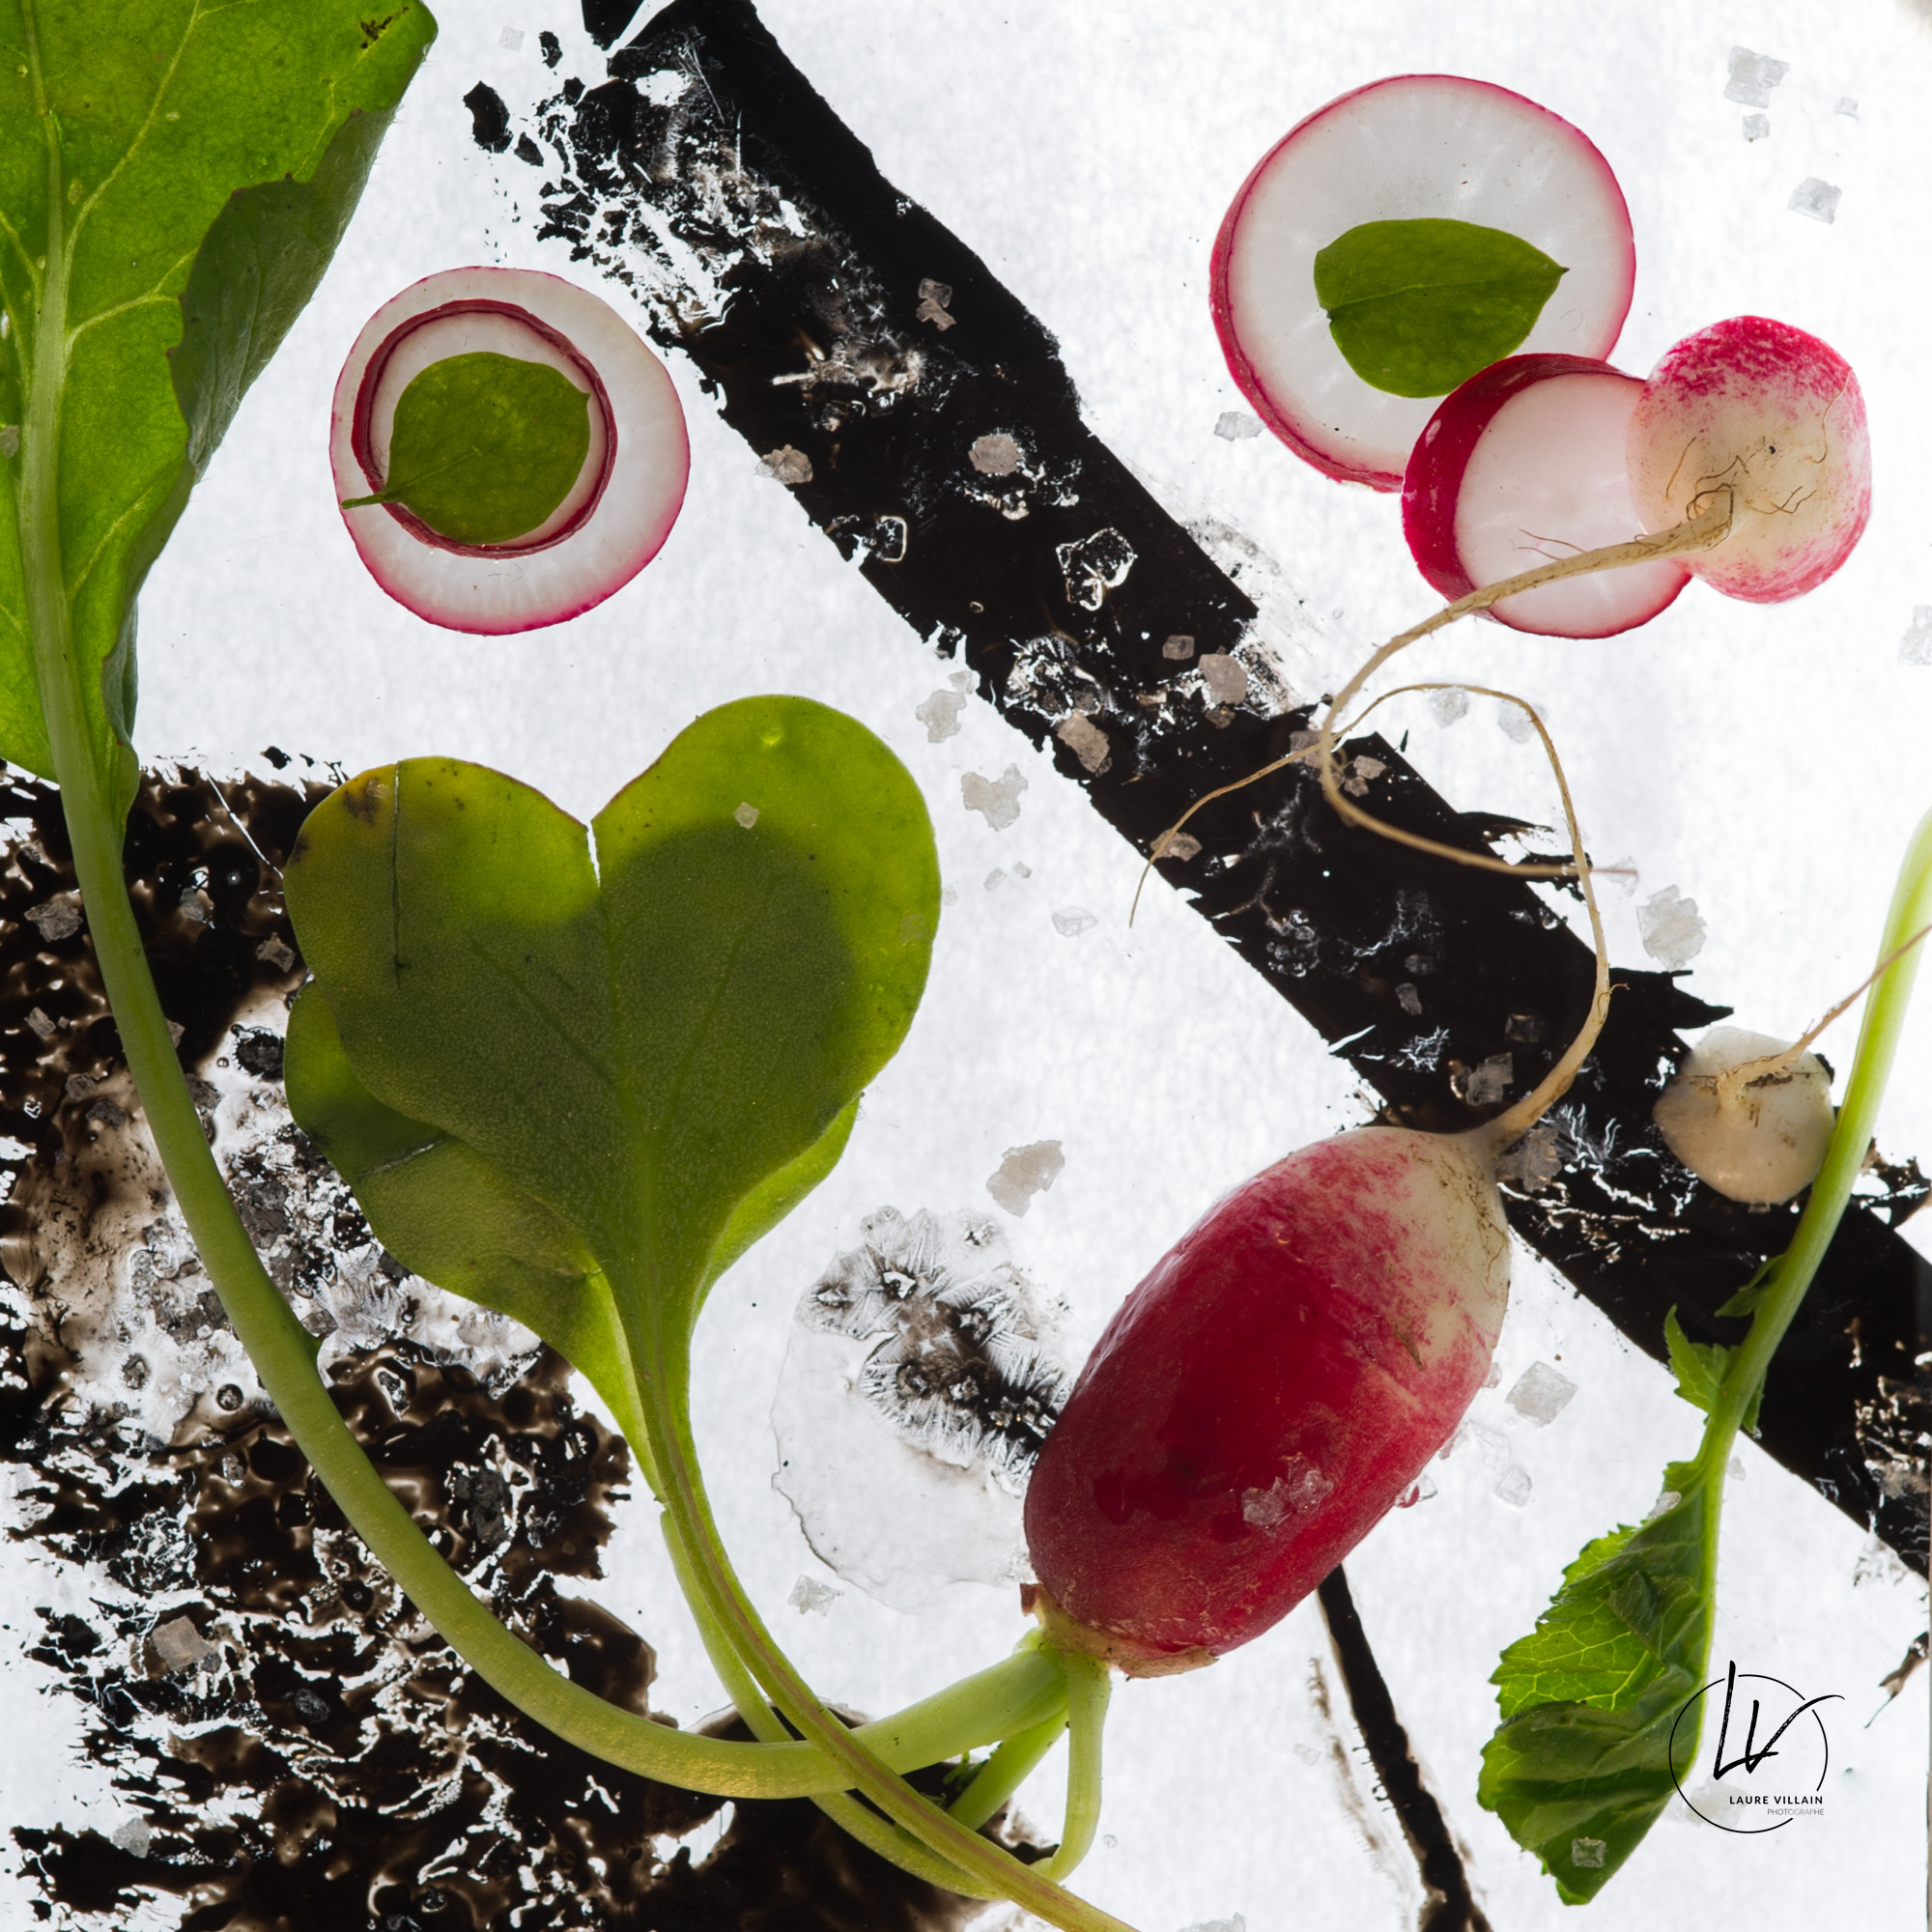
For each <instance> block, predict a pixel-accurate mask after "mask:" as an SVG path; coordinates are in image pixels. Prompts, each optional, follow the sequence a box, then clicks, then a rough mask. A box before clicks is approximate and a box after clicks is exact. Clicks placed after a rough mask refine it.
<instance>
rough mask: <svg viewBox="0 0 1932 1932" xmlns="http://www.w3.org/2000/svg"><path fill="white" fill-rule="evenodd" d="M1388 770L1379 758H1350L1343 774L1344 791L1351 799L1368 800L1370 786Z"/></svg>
mask: <svg viewBox="0 0 1932 1932" xmlns="http://www.w3.org/2000/svg"><path fill="white" fill-rule="evenodd" d="M1387 770H1388V767H1387V766H1386V765H1385V764H1383V763H1382V761H1381V760H1380V759H1379V758H1350V760H1349V762H1348V765H1347V767H1346V768H1345V770H1344V771H1343V774H1342V789H1343V790H1344V791H1345V792H1347V793H1349V795H1350V797H1351V798H1367V797H1368V795H1369V786H1370V785H1371V784H1373V783H1374V782H1375V781H1376V780H1377V779H1378V778H1380V777H1381V775H1382V774H1383V773H1384V772H1385V771H1387Z"/></svg>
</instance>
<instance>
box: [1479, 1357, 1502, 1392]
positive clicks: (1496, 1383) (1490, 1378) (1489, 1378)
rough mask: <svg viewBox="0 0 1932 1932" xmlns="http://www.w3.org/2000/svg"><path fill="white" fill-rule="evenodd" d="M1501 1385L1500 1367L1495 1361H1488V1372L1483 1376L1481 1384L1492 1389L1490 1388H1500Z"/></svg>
mask: <svg viewBox="0 0 1932 1932" xmlns="http://www.w3.org/2000/svg"><path fill="white" fill-rule="evenodd" d="M1502 1385H1503V1372H1502V1369H1501V1367H1500V1366H1499V1365H1498V1364H1497V1363H1496V1362H1494V1361H1492V1362H1491V1363H1490V1372H1489V1374H1488V1375H1486V1376H1485V1377H1484V1378H1483V1386H1484V1387H1485V1388H1486V1389H1492V1388H1501V1387H1502Z"/></svg>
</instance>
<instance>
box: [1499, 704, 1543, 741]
mask: <svg viewBox="0 0 1932 1932" xmlns="http://www.w3.org/2000/svg"><path fill="white" fill-rule="evenodd" d="M1531 709H1532V707H1531V706H1529V705H1527V704H1519V703H1517V702H1516V701H1515V700H1514V699H1512V698H1507V697H1506V698H1504V699H1502V700H1501V701H1500V702H1499V703H1498V704H1497V706H1496V723H1497V724H1498V725H1501V726H1502V727H1503V736H1504V737H1505V738H1508V739H1510V740H1512V741H1513V742H1514V743H1516V744H1519V745H1526V744H1528V743H1529V741H1530V738H1531V736H1532V735H1533V734H1534V732H1535V730H1536V726H1535V725H1534V724H1533V723H1532V722H1531ZM1534 709H1535V715H1536V716H1537V717H1542V718H1544V722H1545V723H1546V724H1547V723H1548V718H1547V717H1545V715H1544V711H1543V707H1542V706H1541V705H1538V706H1536V707H1534Z"/></svg>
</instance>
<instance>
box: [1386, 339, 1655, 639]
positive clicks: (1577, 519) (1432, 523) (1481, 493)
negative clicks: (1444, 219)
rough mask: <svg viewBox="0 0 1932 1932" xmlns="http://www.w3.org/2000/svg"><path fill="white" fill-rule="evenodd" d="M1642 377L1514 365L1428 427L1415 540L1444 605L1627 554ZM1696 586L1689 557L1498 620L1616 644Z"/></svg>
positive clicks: (1530, 600) (1411, 481) (1528, 599)
mask: <svg viewBox="0 0 1932 1932" xmlns="http://www.w3.org/2000/svg"><path fill="white" fill-rule="evenodd" d="M1643 387H1644V385H1643V384H1642V383H1641V382H1639V381H1638V380H1637V379H1636V378H1635V377H1634V376H1626V375H1624V374H1623V373H1622V372H1621V371H1619V370H1616V369H1612V368H1611V367H1610V365H1609V364H1608V363H1607V362H1600V361H1593V360H1590V359H1588V358H1585V357H1582V356H1577V355H1513V356H1511V357H1509V358H1508V359H1507V360H1506V361H1502V362H1497V363H1494V364H1492V366H1491V367H1490V368H1488V369H1485V370H1484V371H1483V372H1482V373H1481V374H1480V375H1477V376H1472V377H1471V378H1470V379H1469V380H1468V381H1467V382H1466V383H1464V384H1463V385H1462V387H1461V388H1459V389H1457V390H1456V391H1455V393H1454V394H1453V395H1451V396H1450V397H1449V398H1448V399H1447V400H1446V401H1445V402H1444V403H1443V404H1442V405H1441V407H1440V408H1439V409H1438V410H1437V411H1436V412H1435V414H1434V415H1433V416H1432V417H1431V418H1430V419H1429V425H1428V427H1427V428H1426V429H1425V430H1424V431H1423V432H1422V435H1421V436H1420V437H1419V438H1418V439H1417V440H1416V444H1415V449H1414V451H1413V453H1412V454H1411V455H1410V457H1409V460H1408V469H1407V473H1406V475H1405V476H1404V478H1403V488H1402V524H1403V533H1404V535H1405V536H1406V537H1407V539H1408V547H1409V550H1410V552H1411V554H1413V555H1414V557H1415V560H1416V563H1417V564H1418V565H1419V566H1420V567H1421V570H1422V574H1423V576H1424V577H1426V578H1427V579H1428V580H1429V582H1430V583H1431V584H1432V585H1433V586H1434V587H1435V589H1436V590H1438V591H1439V592H1440V593H1441V594H1442V595H1443V596H1444V597H1446V598H1449V599H1451V600H1452V601H1453V600H1454V599H1456V598H1459V597H1465V596H1467V595H1468V593H1469V592H1470V591H1472V590H1476V589H1479V588H1481V587H1482V586H1483V585H1485V584H1490V583H1495V582H1500V581H1501V580H1503V579H1505V578H1509V577H1515V576H1517V575H1519V574H1520V573H1521V572H1522V571H1525V570H1529V569H1532V568H1534V567H1535V566H1536V565H1537V564H1539V563H1543V562H1548V561H1551V560H1553V559H1556V558H1559V557H1563V556H1566V555H1572V554H1576V553H1577V552H1580V551H1590V550H1596V549H1600V548H1602V547H1603V546H1605V545H1609V544H1617V543H1622V542H1624V541H1625V540H1626V539H1628V538H1629V537H1631V536H1632V535H1634V533H1635V531H1636V529H1637V516H1636V509H1635V506H1634V503H1633V502H1632V500H1631V489H1630V474H1629V469H1628V467H1627V465H1626V461H1625V451H1626V448H1627V446H1628V443H1629V440H1630V419H1631V413H1632V412H1633V411H1634V409H1635V408H1636V405H1637V401H1638V399H1639V398H1640V397H1641V395H1642V394H1643ZM1688 582H1690V572H1689V570H1688V569H1687V568H1686V567H1685V565H1684V563H1683V562H1682V561H1681V560H1680V559H1679V558H1677V557H1674V556H1665V557H1658V558H1655V559H1653V560H1652V561H1650V562H1647V563H1638V564H1633V565H1631V566H1630V567H1628V568H1626V569H1623V570H1617V571H1605V572H1599V573H1596V574H1594V575H1590V576H1583V577H1572V578H1566V579H1564V580H1562V581H1561V582H1555V583H1548V584H1545V585H1544V586H1543V587H1542V588H1541V589H1537V590H1529V591H1524V592H1522V593H1521V594H1520V595H1519V596H1515V597H1510V598H1506V599H1504V600H1503V601H1502V602H1501V603H1499V604H1496V605H1494V606H1493V607H1492V609H1491V611H1490V612H1489V614H1490V615H1491V616H1492V617H1494V618H1496V619H1497V620H1498V621H1500V622H1502V623H1504V624H1507V625H1510V626H1511V627H1512V628H1513V629H1516V630H1520V631H1532V632H1536V633H1538V634H1540V635H1543V636H1546V637H1559V638H1607V637H1612V636H1614V635H1615V634H1616V633H1617V632H1619V631H1627V630H1629V629H1631V628H1632V626H1634V625H1636V624H1642V623H1647V622H1648V621H1649V620H1650V619H1651V618H1652V617H1654V616H1656V615H1657V613H1658V612H1659V611H1662V610H1663V609H1664V607H1665V606H1666V605H1668V604H1669V603H1670V602H1671V601H1672V600H1673V599H1674V598H1675V597H1676V596H1677V594H1678V592H1679V591H1681V590H1682V589H1683V588H1684V586H1685V584H1686V583H1688Z"/></svg>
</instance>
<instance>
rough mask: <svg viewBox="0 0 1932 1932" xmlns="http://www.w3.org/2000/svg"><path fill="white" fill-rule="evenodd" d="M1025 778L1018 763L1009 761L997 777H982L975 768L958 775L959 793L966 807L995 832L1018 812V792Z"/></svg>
mask: <svg viewBox="0 0 1932 1932" xmlns="http://www.w3.org/2000/svg"><path fill="white" fill-rule="evenodd" d="M1026 788H1027V781H1026V780H1025V779H1024V778H1022V777H1021V776H1020V768H1019V767H1018V766H1017V765H1009V766H1008V767H1007V769H1006V771H1005V772H1004V773H1002V774H1001V776H1000V777H998V778H996V779H987V778H981V777H980V774H979V773H978V772H964V773H962V774H961V775H960V779H959V797H960V801H961V803H963V804H964V806H965V807H966V810H968V811H977V812H979V813H980V816H981V817H982V818H984V819H985V821H986V823H987V824H988V825H990V826H991V827H992V828H993V830H994V831H995V832H1004V831H1005V830H1006V829H1007V827H1008V826H1009V825H1010V824H1011V823H1012V822H1013V820H1014V819H1016V818H1017V817H1018V816H1019V815H1020V793H1021V792H1023V791H1025V790H1026Z"/></svg>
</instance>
